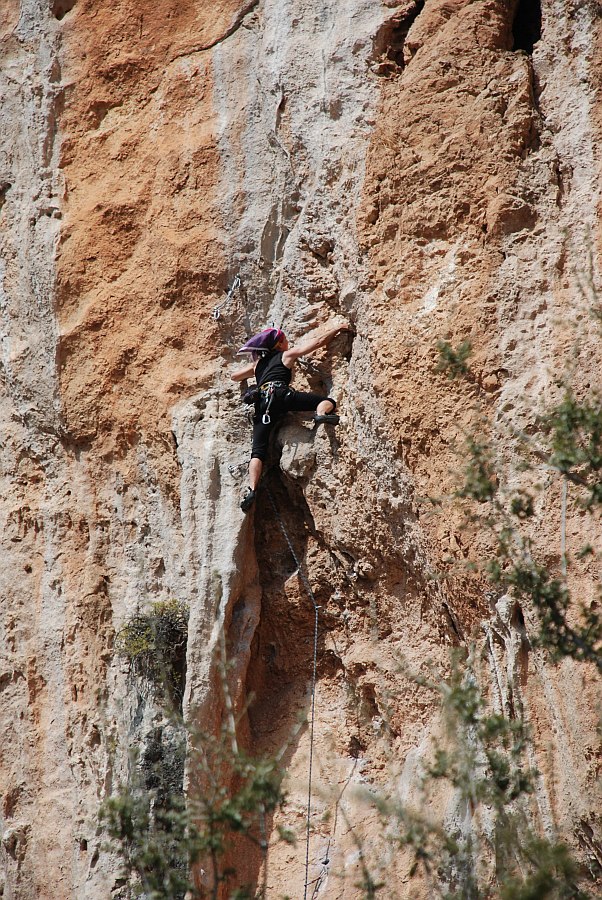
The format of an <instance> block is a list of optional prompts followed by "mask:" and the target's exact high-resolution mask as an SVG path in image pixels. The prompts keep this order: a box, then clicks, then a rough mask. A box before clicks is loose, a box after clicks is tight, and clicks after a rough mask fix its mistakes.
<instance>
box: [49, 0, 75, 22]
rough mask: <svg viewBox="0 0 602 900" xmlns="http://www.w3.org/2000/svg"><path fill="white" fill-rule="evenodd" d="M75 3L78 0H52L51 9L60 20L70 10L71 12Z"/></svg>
mask: <svg viewBox="0 0 602 900" xmlns="http://www.w3.org/2000/svg"><path fill="white" fill-rule="evenodd" d="M75 3H76V0H50V9H51V10H52V15H53V16H54V18H55V19H58V20H59V22H60V20H61V19H64V17H65V16H66V15H67V13H68V12H71V10H72V9H73V7H74V6H75Z"/></svg>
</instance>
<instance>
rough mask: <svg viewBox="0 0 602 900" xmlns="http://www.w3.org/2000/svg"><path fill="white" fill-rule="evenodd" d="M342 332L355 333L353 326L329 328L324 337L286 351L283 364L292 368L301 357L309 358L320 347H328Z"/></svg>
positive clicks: (321, 336)
mask: <svg viewBox="0 0 602 900" xmlns="http://www.w3.org/2000/svg"><path fill="white" fill-rule="evenodd" d="M342 331H353V329H352V327H351V325H337V326H336V327H335V328H329V329H328V331H326V332H324V333H323V334H322V335H320V336H318V337H315V338H313V339H312V340H309V341H305V342H304V343H303V344H299V345H298V346H296V347H290V348H289V349H288V350H285V351H284V353H283V354H282V362H283V363H284V365H285V366H288V367H289V368H290V367H291V366H292V364H293V363H294V362H295V360H297V359H299V357H300V356H307V355H308V354H309V353H313V352H314V350H318V349H319V348H320V347H326V346H327V345H328V344H330V342H331V341H332V340H333V338H335V337H336V336H337V334H341V332H342Z"/></svg>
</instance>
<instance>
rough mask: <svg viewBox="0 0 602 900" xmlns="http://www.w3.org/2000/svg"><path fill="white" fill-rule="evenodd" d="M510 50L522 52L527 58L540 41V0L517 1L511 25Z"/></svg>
mask: <svg viewBox="0 0 602 900" xmlns="http://www.w3.org/2000/svg"><path fill="white" fill-rule="evenodd" d="M512 39H513V43H512V49H513V50H524V51H525V53H528V54H529V56H531V55H532V53H533V48H534V47H535V44H536V43H537V42H538V41H539V40H540V39H541V2H540V0H518V4H517V7H516V12H515V14H514V21H513V23H512Z"/></svg>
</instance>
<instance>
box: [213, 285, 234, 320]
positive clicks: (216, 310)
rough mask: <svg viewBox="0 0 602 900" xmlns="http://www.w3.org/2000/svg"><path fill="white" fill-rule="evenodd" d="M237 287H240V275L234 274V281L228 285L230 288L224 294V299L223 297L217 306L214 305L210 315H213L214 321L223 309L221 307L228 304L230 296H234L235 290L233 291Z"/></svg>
mask: <svg viewBox="0 0 602 900" xmlns="http://www.w3.org/2000/svg"><path fill="white" fill-rule="evenodd" d="M239 287H240V275H236V276H235V278H234V281H233V282H232V284H231V285H230V290H229V291H228V293H227V294H226V299H225V300H224V301H223V302H222V303H220V304H219V305H218V306H215V307H214V309H213V313H212V316H213V318H214V319H215V321H216V322H217V320H218V319H219V318H220V316H221V314H222V309H223V307H224V306H227V305H228V303H229V302H230V300H231V299H232V297H233V296H234V292H235V291H236V290H237V288H239Z"/></svg>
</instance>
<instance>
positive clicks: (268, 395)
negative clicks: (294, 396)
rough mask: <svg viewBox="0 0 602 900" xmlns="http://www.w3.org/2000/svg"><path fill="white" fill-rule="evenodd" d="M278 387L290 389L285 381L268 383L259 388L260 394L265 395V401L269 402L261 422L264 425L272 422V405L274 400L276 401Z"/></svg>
mask: <svg viewBox="0 0 602 900" xmlns="http://www.w3.org/2000/svg"><path fill="white" fill-rule="evenodd" d="M278 387H288V385H287V384H285V382H284V381H267V382H266V383H265V384H262V385H261V387H260V388H259V390H260V392H262V393H263V394H265V399H266V400H267V404H266V408H265V412H264V414H263V415H262V417H261V422H262V424H263V425H269V424H270V422H271V421H272V420H271V418H270V406H271V405H272V400H273V399H274V391H275V390H276V388H278Z"/></svg>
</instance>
